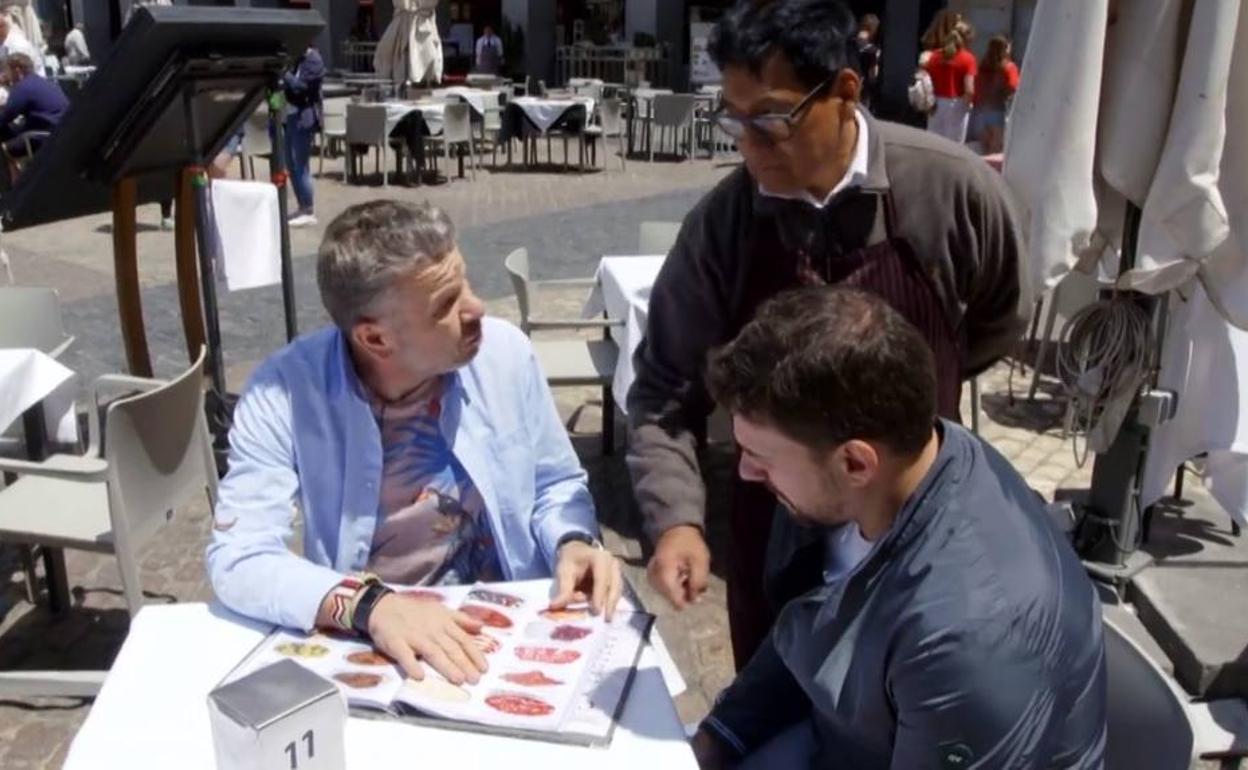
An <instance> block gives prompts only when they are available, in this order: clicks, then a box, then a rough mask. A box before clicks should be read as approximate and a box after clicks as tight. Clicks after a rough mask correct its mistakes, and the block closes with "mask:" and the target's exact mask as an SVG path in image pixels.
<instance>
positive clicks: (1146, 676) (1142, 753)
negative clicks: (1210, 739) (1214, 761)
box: [1105, 621, 1195, 770]
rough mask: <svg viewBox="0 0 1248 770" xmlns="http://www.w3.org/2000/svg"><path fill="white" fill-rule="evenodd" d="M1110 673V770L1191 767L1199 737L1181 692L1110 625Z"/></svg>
mask: <svg viewBox="0 0 1248 770" xmlns="http://www.w3.org/2000/svg"><path fill="white" fill-rule="evenodd" d="M1105 673H1106V676H1105V679H1106V684H1107V690H1108V700H1107V702H1106V708H1105V713H1106V721H1107V723H1108V724H1107V735H1106V742H1105V770H1170V768H1186V767H1188V766H1190V764H1191V761H1192V752H1193V747H1194V745H1195V738H1194V736H1193V735H1192V727H1191V722H1190V721H1189V720H1188V717H1187V713H1186V712H1185V710H1184V708H1183V703H1182V701H1180V700H1179V695H1178V693H1176V692H1175V691H1174V689H1173V688H1172V687H1171V685H1170V684H1169V682H1167V680H1166V676H1165V674H1163V673H1162V672H1161V671H1160V670H1159V669H1158V668H1157V666H1156V665H1154V664H1153V662H1152V661H1151V660H1149V659H1148V656H1147V655H1145V654H1144V652H1143V651H1142V650H1141V649H1140V648H1139V647H1137V646H1136V645H1135V644H1134V643H1133V642H1131V641H1130V640H1129V639H1127V637H1126V636H1125V635H1124V634H1123V633H1122V632H1121V631H1119V630H1118V629H1117V628H1116V627H1115V626H1114V625H1113V624H1111V623H1109V622H1108V621H1106V622H1105Z"/></svg>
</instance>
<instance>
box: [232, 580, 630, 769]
mask: <svg viewBox="0 0 1248 770" xmlns="http://www.w3.org/2000/svg"><path fill="white" fill-rule="evenodd" d="M393 587H394V588H395V590H397V591H398V592H399V593H401V594H403V595H404V596H407V597H408V598H410V599H412V600H415V601H435V602H442V603H443V604H445V605H446V606H448V607H453V608H455V609H457V610H459V611H460V612H463V613H464V614H466V615H470V616H471V617H473V618H476V619H477V620H479V621H481V623H482V625H483V629H482V631H481V633H480V634H479V635H478V636H476V637H475V639H476V641H477V643H478V644H479V645H480V646H481V650H482V652H483V653H485V656H486V660H487V661H488V662H489V671H487V672H486V673H485V674H483V675H482V676H481V681H480V682H478V683H477V684H475V685H472V684H463V685H455V684H452V683H450V682H448V681H447V680H446V679H444V678H442V677H441V676H440V675H439V674H438V673H437V672H435V671H434V670H433V669H432V668H429V667H428V666H426V667H425V678H424V679H423V680H422V681H416V680H414V679H410V678H407V677H406V676H405V675H404V674H403V671H402V670H401V669H400V667H399V666H398V664H396V663H395V662H394V661H393V660H391V659H390V658H388V657H386V656H385V655H382V654H381V653H379V652H377V651H375V650H374V649H373V648H372V646H371V645H370V644H368V643H367V642H365V641H362V640H359V639H352V638H349V637H343V636H337V635H332V634H325V633H316V634H311V635H308V634H303V633H300V632H297V631H290V630H285V629H279V630H277V631H275V632H273V633H272V634H270V635H269V637H268V638H266V639H265V641H264V642H263V643H262V644H261V645H259V647H257V649H256V650H255V651H254V652H253V653H252V654H251V655H250V656H249V657H248V658H247V660H245V661H244V662H243V663H242V664H241V665H240V666H239V667H238V668H236V669H235V671H234V672H232V673H231V675H230V677H229V678H230V679H234V678H237V677H240V676H243V675H245V674H247V673H249V672H251V671H254V670H256V669H258V668H261V667H263V666H266V665H268V664H270V663H274V662H276V661H278V660H282V659H289V660H293V661H294V662H296V663H299V664H300V665H303V666H305V667H307V668H309V669H311V670H312V671H315V672H316V673H318V674H320V675H322V676H324V677H326V678H327V679H330V680H332V681H333V682H335V683H336V684H337V685H338V688H339V690H340V691H341V692H342V693H343V695H344V696H345V697H346V699H347V701H348V703H350V704H351V705H352V706H358V707H364V708H370V709H379V710H383V711H388V712H391V713H393V714H396V715H408V714H417V715H424V716H431V717H436V718H439V719H438V720H434V721H430V722H429V723H430V724H440V723H442V726H447V727H465V726H468V725H477V726H488V727H495V728H501V729H500V730H498V732H503V733H505V734H509V735H522V736H524V735H527V736H530V737H537V738H541V737H548V738H552V739H556V740H560V741H561V742H570V743H581V744H585V745H600V744H605V743H608V742H609V741H610V738H611V733H612V730H613V728H614V725H615V721H616V719H617V717H618V715H619V711H620V709H621V707H622V704H623V702H624V699H625V697H626V696H627V693H628V689H629V687H630V686H631V683H632V677H633V673H634V671H635V670H636V667H637V661H638V659H639V657H640V654H641V649H642V646H643V645H644V644H645V642H646V639H647V636H648V634H649V630H650V626H651V625H652V624H653V622H654V616H653V615H649V614H647V613H644V612H640V611H637V610H636V609H634V608H632V607H630V606H629V603H628V601H627V600H624V601H622V602H621V603H620V606H619V608H618V609H617V610H616V612H615V615H614V617H613V618H612V620H611V621H610V622H607V621H606V620H605V619H604V618H603V617H602V616H595V615H592V614H590V611H589V609H588V607H577V606H572V607H568V608H566V609H561V610H552V609H550V608H549V604H550V597H551V596H552V595H553V594H552V590H551V588H552V581H551V580H549V579H546V580H532V581H523V582H513V583H489V584H485V583H480V584H476V585H471V586H446V587H443V586H438V587H433V588H423V587H422V588H405V587H402V586H393Z"/></svg>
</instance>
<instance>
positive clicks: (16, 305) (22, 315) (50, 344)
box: [0, 286, 73, 354]
mask: <svg viewBox="0 0 1248 770" xmlns="http://www.w3.org/2000/svg"><path fill="white" fill-rule="evenodd" d="M72 339H73V338H72V337H70V336H69V335H68V334H66V333H65V325H64V323H63V322H62V320H61V301H60V298H59V297H58V296H57V294H56V290H55V289H45V288H41V287H35V286H3V287H0V348H35V349H36V350H40V351H42V352H44V353H48V354H52V353H57V352H59V349H60V348H62V347H63V346H64V345H65V344H66V343H67V342H69V341H70V340H72Z"/></svg>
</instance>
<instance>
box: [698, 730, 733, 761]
mask: <svg viewBox="0 0 1248 770" xmlns="http://www.w3.org/2000/svg"><path fill="white" fill-rule="evenodd" d="M689 745H690V748H692V749H693V758H694V759H696V760H697V761H698V767H699V768H701V770H721V769H722V768H726V767H728V757H727V756H726V752H725V751H724V747H723V745H722V744H721V743H720V742H719V741H718V740H716V739H715V737H714V736H712V735H711V734H710V733H708V732H707V731H706V730H701V729H700V730H698V731H697V733H695V734H694V736H693V740H692V741H690V742H689Z"/></svg>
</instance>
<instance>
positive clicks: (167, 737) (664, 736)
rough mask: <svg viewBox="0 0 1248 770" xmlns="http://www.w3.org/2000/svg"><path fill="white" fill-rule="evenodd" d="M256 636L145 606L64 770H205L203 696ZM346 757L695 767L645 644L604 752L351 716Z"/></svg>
mask: <svg viewBox="0 0 1248 770" xmlns="http://www.w3.org/2000/svg"><path fill="white" fill-rule="evenodd" d="M267 632H268V628H267V627H265V626H261V625H258V624H255V623H251V622H248V621H245V620H243V619H241V618H239V617H238V616H236V615H233V614H232V613H230V612H229V611H228V610H224V609H222V608H221V607H220V606H218V605H215V604H214V605H212V606H209V605H205V604H175V605H170V606H148V607H145V608H144V609H143V611H142V612H140V613H139V615H138V617H136V618H135V620H134V622H133V623H132V624H131V626H130V635H129V636H128V637H127V638H126V643H125V645H124V646H123V647H122V649H121V652H120V653H119V654H118V656H117V659H116V661H114V663H113V668H112V671H111V672H110V673H109V675H108V679H107V680H106V681H105V683H104V687H103V689H102V690H101V691H100V695H99V697H98V698H96V701H95V705H94V706H93V707H92V708H91V713H90V714H89V715H88V716H87V720H86V722H85V723H84V724H83V726H82V728H81V729H80V730H79V731H78V734H77V736H75V738H74V742H73V745H72V746H71V747H70V751H69V756H68V758H67V759H66V762H65V765H64V767H65V768H66V770H106V769H107V770H114V769H115V770H148V769H149V768H150V769H151V770H169V768H178V770H214V768H215V767H216V762H215V759H214V756H213V749H212V730H211V727H210V725H209V721H208V706H207V696H208V693H209V691H211V690H212V689H213V688H214V687H215V686H216V685H217V684H218V683H219V682H220V681H221V680H222V678H224V677H225V675H226V674H227V673H229V671H230V670H231V669H233V668H234V666H235V665H237V664H238V663H239V662H240V661H241V660H242V659H243V658H244V657H245V656H246V655H247V654H248V652H250V651H251V650H252V649H253V648H254V647H255V646H256V645H257V644H259V643H260V641H261V640H262V639H263V638H264V636H265V634H266V633H267ZM346 754H347V770H389V769H391V768H393V769H394V770H399V769H400V768H401V769H402V770H410V768H413V767H419V766H422V765H430V762H432V763H433V764H436V765H437V766H442V765H448V766H449V765H450V764H451V760H452V758H453V763H454V765H455V766H456V767H470V768H471V767H506V768H508V770H523V768H534V770H549V768H553V767H593V768H594V769H595V770H607V769H608V768H621V770H624V768H636V767H650V768H664V770H667V769H668V768H672V770H679V769H680V768H690V769H692V768H696V767H697V765H696V763H695V762H694V759H693V753H692V752H691V751H690V750H689V746H688V744H687V742H686V739H685V735H684V731H683V730H682V728H681V725H680V719H679V717H678V716H677V714H676V709H675V707H674V706H673V705H672V700H671V697H670V696H669V695H668V693H667V690H666V689H665V688H664V685H663V676H662V674H661V673H660V671H659V668H658V665H657V663H656V660H655V654H654V652H653V650H651V649H649V648H647V650H646V651H645V652H644V653H643V654H642V658H641V665H640V667H639V669H638V671H637V677H636V679H635V680H634V682H633V689H632V693H631V694H630V696H629V700H628V703H627V704H626V706H625V707H624V713H623V716H622V718H621V720H620V724H619V725H618V726H617V728H616V731H615V737H614V739H613V740H612V743H611V746H610V747H609V748H608V749H606V750H603V749H591V748H582V747H576V746H563V745H557V744H551V743H543V742H540V741H532V740H519V739H514V738H502V737H497V736H491V735H478V734H473V735H468V734H466V733H462V732H456V731H453V730H443V729H438V728H433V727H420V726H416V725H410V724H404V723H401V722H396V721H386V720H372V719H358V718H351V719H348V720H347V729H346ZM422 757H423V758H424V760H421V759H419V758H422ZM431 766H432V765H431Z"/></svg>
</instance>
